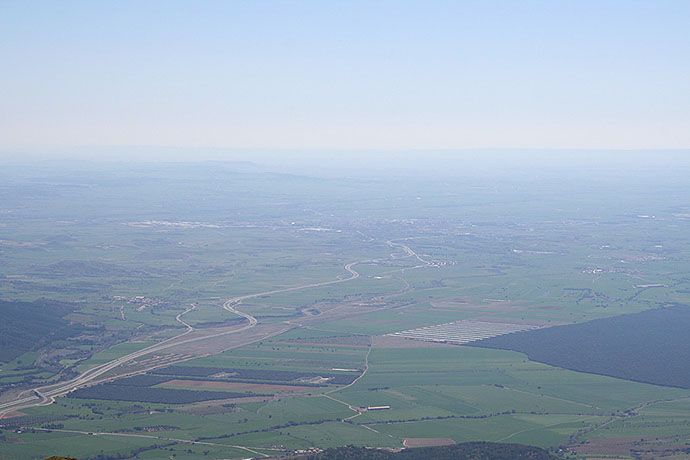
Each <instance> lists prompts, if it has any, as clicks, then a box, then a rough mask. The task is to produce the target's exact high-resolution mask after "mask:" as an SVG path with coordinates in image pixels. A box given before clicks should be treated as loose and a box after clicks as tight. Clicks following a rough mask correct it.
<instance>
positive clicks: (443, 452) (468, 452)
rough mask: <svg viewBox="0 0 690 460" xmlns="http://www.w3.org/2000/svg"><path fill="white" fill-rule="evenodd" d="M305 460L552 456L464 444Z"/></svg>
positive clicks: (341, 452)
mask: <svg viewBox="0 0 690 460" xmlns="http://www.w3.org/2000/svg"><path fill="white" fill-rule="evenodd" d="M301 458H302V459H304V460H553V459H554V458H555V457H553V456H552V455H551V454H549V453H548V452H547V451H545V450H543V449H540V448H538V447H530V446H523V445H520V444H498V443H491V442H467V443H462V444H455V445H453V446H443V447H419V448H416V449H405V450H403V451H400V452H390V451H385V450H377V449H367V448H363V447H352V446H348V447H339V448H336V449H327V450H325V451H324V452H321V453H319V454H314V455H308V456H306V457H301Z"/></svg>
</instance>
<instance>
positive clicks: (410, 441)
mask: <svg viewBox="0 0 690 460" xmlns="http://www.w3.org/2000/svg"><path fill="white" fill-rule="evenodd" d="M453 444H455V441H453V440H452V439H450V438H405V440H404V441H403V446H405V447H435V446H452V445H453Z"/></svg>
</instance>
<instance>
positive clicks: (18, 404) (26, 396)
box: [0, 241, 430, 419]
mask: <svg viewBox="0 0 690 460" xmlns="http://www.w3.org/2000/svg"><path fill="white" fill-rule="evenodd" d="M386 243H387V244H388V245H389V246H391V247H397V248H400V249H402V250H403V251H404V252H405V253H406V255H404V256H403V258H405V257H414V258H416V259H417V260H419V261H420V262H422V263H423V264H424V265H422V266H427V265H429V264H430V263H429V262H428V261H426V260H424V259H422V258H421V257H420V256H419V255H418V254H417V253H415V252H414V251H413V250H412V249H410V248H409V247H408V246H406V245H404V244H401V243H395V242H393V241H387V242H386ZM392 257H393V258H396V257H395V256H393V255H392ZM397 258H400V257H397ZM364 262H373V261H372V260H365V261H358V262H350V263H348V264H346V265H345V266H344V269H345V270H346V271H347V272H348V273H349V274H350V276H349V277H347V278H339V279H336V280H331V281H323V282H320V283H311V284H305V285H301V286H293V287H289V288H282V289H274V290H270V291H264V292H258V293H255V294H248V295H243V296H238V297H233V298H230V299H228V300H226V301H225V302H224V303H223V308H224V309H225V310H227V311H228V312H230V313H233V314H235V315H238V316H241V317H242V318H244V319H246V320H247V323H246V324H244V325H243V326H241V327H239V328H238V327H230V328H229V329H228V330H222V331H220V332H212V333H210V334H207V335H203V333H202V335H198V336H195V337H189V338H185V336H187V335H189V334H191V333H193V332H200V330H198V329H195V328H194V327H192V326H191V325H190V324H188V323H186V322H185V321H184V320H183V319H182V317H183V316H184V315H185V314H187V313H189V312H190V311H192V310H194V309H195V308H196V305H195V304H191V307H190V308H188V309H186V310H185V311H184V312H182V313H180V314H179V315H177V316H176V317H175V319H176V320H177V321H178V322H179V323H181V324H182V325H183V326H185V327H186V330H185V331H184V332H182V333H181V334H178V335H176V336H174V337H170V338H168V339H165V340H163V341H161V342H158V343H155V344H153V345H150V346H148V347H145V348H142V349H141V350H137V351H135V352H132V353H129V354H126V355H124V356H121V357H119V358H116V359H113V360H111V361H108V362H107V363H104V364H99V365H97V366H95V367H92V368H91V369H88V370H87V371H84V372H83V373H81V374H80V375H78V376H77V377H75V378H73V379H71V380H68V381H65V382H60V383H55V384H51V385H44V386H41V387H37V388H33V389H30V390H26V391H24V392H22V393H20V395H19V397H18V398H17V399H15V400H12V401H7V402H4V403H0V419H2V418H3V417H4V416H5V415H6V414H8V413H10V412H13V411H17V410H21V409H26V408H28V407H34V406H44V405H48V404H52V403H53V402H54V401H55V398H56V397H57V396H61V395H64V394H67V393H69V392H72V391H74V390H76V389H78V388H81V387H84V386H88V385H90V384H94V383H97V382H98V378H99V377H102V376H103V375H104V374H105V373H107V372H109V371H111V370H113V369H115V368H117V367H119V366H121V365H123V364H126V363H129V362H131V361H133V360H135V359H137V358H141V357H143V356H146V355H150V354H152V353H157V352H161V351H163V350H167V349H170V348H172V347H177V346H179V345H184V344H189V343H192V342H198V341H201V340H208V339H212V338H216V337H221V336H225V335H229V334H237V333H239V332H242V331H246V330H248V329H251V328H253V327H255V326H256V325H257V324H258V320H257V319H256V318H255V317H254V316H252V315H250V314H249V313H245V312H243V311H240V310H238V309H237V307H238V306H239V305H240V304H241V303H242V302H243V301H245V300H248V299H252V298H256V297H261V296H267V295H274V294H280V293H284V292H291V291H297V290H301V289H309V288H315V287H322V286H329V285H333V284H338V283H345V282H348V281H352V280H355V279H357V278H359V273H358V272H357V271H356V270H355V269H354V268H353V267H354V266H355V265H357V264H360V263H364ZM420 267H421V266H420ZM413 268H417V267H413ZM202 332H203V331H202ZM272 335H275V331H272V332H271V333H269V334H268V335H267V336H266V337H263V336H259V337H257V338H256V340H262V339H264V338H267V337H269V336H272ZM249 343H251V342H249ZM244 344H246V343H242V344H239V345H238V346H240V345H244ZM184 359H189V357H186V358H183V359H182V358H181V359H179V361H182V360H184ZM171 364H174V361H169V362H166V363H165V365H171ZM159 366H160V364H153V365H151V366H150V367H147V368H142V369H140V370H138V371H137V372H134V373H125V374H123V375H119V376H108V378H107V379H102V380H109V379H114V378H122V377H128V376H131V375H133V374H140V373H143V372H146V371H148V370H151V369H154V368H156V367H159Z"/></svg>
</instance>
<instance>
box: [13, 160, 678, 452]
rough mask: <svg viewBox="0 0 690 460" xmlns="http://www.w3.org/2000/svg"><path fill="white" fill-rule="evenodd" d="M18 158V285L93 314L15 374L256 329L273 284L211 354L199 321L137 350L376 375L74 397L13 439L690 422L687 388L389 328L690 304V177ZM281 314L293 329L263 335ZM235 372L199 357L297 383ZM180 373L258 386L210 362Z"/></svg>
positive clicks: (287, 439)
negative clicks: (204, 396) (63, 165)
mask: <svg viewBox="0 0 690 460" xmlns="http://www.w3.org/2000/svg"><path fill="white" fill-rule="evenodd" d="M0 177H1V178H2V179H4V180H3V181H0V193H2V196H3V198H4V199H3V201H2V202H1V204H0V211H2V213H0V260H1V261H2V263H1V264H0V298H1V299H3V300H7V301H27V302H33V301H36V300H37V299H41V298H46V299H53V300H55V301H60V302H66V303H68V305H69V312H68V313H66V314H65V315H64V317H63V318H64V321H65V322H69V323H71V324H74V325H78V326H79V329H75V332H74V334H73V335H69V336H60V337H56V338H55V339H54V340H52V341H51V342H50V343H49V345H47V346H44V345H41V346H38V345H36V347H32V346H31V345H32V344H31V343H29V344H28V345H23V346H24V347H25V348H26V350H23V351H22V353H23V354H21V356H18V357H16V358H12V359H9V358H8V360H7V361H8V362H4V363H0V389H1V390H2V391H3V392H5V393H3V394H4V395H6V397H9V396H7V395H10V394H11V393H12V392H18V391H20V390H23V389H30V388H35V387H37V386H40V385H43V384H46V383H50V382H53V381H56V380H59V379H67V378H71V377H74V376H76V375H77V374H78V373H79V372H83V371H85V370H88V369H94V368H96V366H99V365H102V364H104V363H107V362H109V361H111V360H113V359H117V358H119V357H122V356H125V355H127V354H129V353H132V352H136V351H137V350H141V349H143V348H144V347H147V346H151V345H154V344H161V343H165V342H163V341H164V340H166V339H169V338H171V337H174V336H177V335H178V334H182V333H183V332H185V331H187V326H186V324H188V325H190V326H191V327H192V328H193V331H192V332H190V335H189V336H187V337H195V336H194V334H198V333H201V332H204V331H229V330H232V328H239V327H240V326H242V325H246V324H247V322H246V320H243V319H242V318H241V317H240V316H238V315H233V314H232V313H230V312H229V311H227V310H225V309H223V308H222V306H223V303H224V302H225V301H226V300H228V299H231V298H234V297H239V296H243V295H251V294H260V295H257V296H255V297H252V298H249V299H246V300H243V301H241V302H239V303H237V304H234V307H235V308H236V309H237V310H239V311H241V312H244V313H247V314H249V315H252V316H253V317H255V318H256V320H257V321H258V324H259V326H258V327H256V328H255V329H248V330H247V331H244V332H242V334H246V337H245V336H242V337H244V339H243V340H241V341H238V342H237V343H235V342H232V337H233V336H232V335H226V336H219V338H217V339H215V340H216V341H215V342H214V343H213V346H214V348H213V353H210V354H209V353H205V352H204V346H203V342H189V344H183V345H184V346H182V345H181V346H179V347H177V348H175V349H171V350H168V349H166V350H164V351H161V352H155V353H151V355H146V356H144V357H142V358H138V359H139V360H140V361H142V362H144V363H146V362H149V361H150V362H151V363H153V364H152V365H151V366H149V368H147V367H145V366H144V364H142V365H141V366H142V367H140V368H136V369H139V370H141V369H145V370H149V372H151V373H155V372H158V371H159V370H160V369H164V368H165V367H166V366H169V365H171V364H172V365H175V366H181V367H186V368H220V369H227V370H233V369H244V370H254V371H291V372H303V373H305V375H308V376H311V377H318V376H323V375H347V376H355V375H357V376H359V375H362V374H364V375H363V377H362V378H361V379H359V380H357V381H356V383H354V384H353V385H351V386H346V385H345V384H336V383H333V382H329V381H327V380H324V381H322V382H320V383H314V384H313V386H312V387H307V386H305V388H306V389H304V391H293V392H281V391H280V390H279V389H275V388H272V389H270V391H269V390H266V391H265V392H264V391H262V390H260V389H257V388H258V387H257V386H252V387H251V389H249V390H247V392H249V393H262V394H263V393H266V394H268V395H269V397H267V398H266V400H237V401H225V402H218V403H209V402H203V403H201V402H200V403H195V404H179V403H175V402H170V403H168V404H158V403H156V404H154V403H147V402H141V401H139V402H137V401H131V402H124V401H110V400H90V399H76V398H67V397H58V398H57V400H56V402H55V403H54V404H51V405H47V406H41V407H30V408H25V409H22V410H21V414H12V415H16V417H14V416H13V417H9V418H6V419H2V421H1V422H2V423H3V424H4V426H2V427H0V430H1V431H2V433H0V436H2V438H0V455H1V456H4V457H8V458H13V459H31V458H41V457H48V456H50V455H54V454H60V455H68V456H70V455H71V456H75V457H78V458H83V459H87V458H89V459H95V458H98V456H99V455H100V456H101V457H100V458H137V455H138V458H142V459H144V458H146V459H158V458H160V459H169V458H170V457H171V456H172V455H174V456H175V457H174V458H175V459H186V458H188V459H193V458H194V459H196V458H206V457H208V458H219V459H220V458H247V457H256V456H257V455H261V453H268V454H270V453H285V452H288V451H291V450H295V449H305V448H309V447H320V448H326V447H334V446H341V445H346V444H353V445H360V446H379V447H401V446H402V445H403V442H404V440H405V439H406V438H450V439H453V440H454V441H456V442H463V441H474V440H486V441H501V442H516V443H524V444H530V445H535V446H540V447H547V448H553V449H557V448H559V447H561V446H571V445H575V444H576V443H580V442H582V441H586V440H591V439H608V438H622V437H629V438H645V439H647V438H650V439H651V438H656V437H659V438H668V439H669V440H670V439H673V440H675V441H677V442H679V443H683V442H690V428H689V427H690V418H688V416H687V413H688V404H690V403H689V402H688V401H690V399H686V398H690V392H689V391H688V390H683V389H678V388H671V387H662V386H655V385H648V384H641V383H635V382H631V381H626V380H622V379H615V378H610V377H603V376H598V375H591V374H585V373H579V372H574V371H569V370H565V369H561V368H557V367H553V366H548V365H545V364H539V363H535V362H531V361H529V360H528V359H527V357H526V356H525V355H523V354H520V353H517V352H512V351H504V350H490V349H481V348H473V347H466V346H456V345H435V346H434V345H429V344H424V343H422V344H420V343H419V342H415V341H409V340H402V339H398V341H397V342H396V341H395V340H391V338H389V337H385V336H384V335H385V334H389V333H392V332H398V331H403V330H408V329H413V328H419V327H423V326H429V325H436V324H443V323H448V322H452V321H458V320H464V319H475V320H482V321H496V322H508V323H522V322H526V323H533V324H540V325H545V326H549V325H555V324H569V323H580V322H585V321H589V320H593V319H598V318H607V317H613V316H617V315H620V314H623V313H633V312H640V311H645V310H649V309H652V308H657V307H660V306H665V305H686V304H688V303H689V302H690V277H689V276H688V270H690V263H688V260H690V239H689V238H688V235H690V233H689V232H688V227H687V225H688V222H689V221H688V219H687V217H683V216H685V215H686V214H688V213H689V211H690V210H689V209H688V208H687V206H685V205H684V204H682V203H684V201H683V200H684V199H685V197H687V196H688V194H689V193H690V190H688V188H687V186H686V185H685V184H684V182H682V181H681V182H669V183H659V181H656V180H655V179H649V181H651V182H649V183H648V182H643V184H644V185H643V186H641V185H640V183H639V182H637V181H635V180H633V179H630V178H628V179H616V180H613V179H611V180H609V179H603V178H601V177H594V178H587V177H580V178H578V180H577V181H575V180H573V181H566V182H565V183H561V182H559V181H554V180H552V179H545V180H544V181H542V182H539V183H527V182H525V181H524V180H523V179H522V178H519V177H513V178H511V179H506V181H503V182H498V183H495V182H492V181H487V180H486V179H478V178H465V179H463V180H455V181H447V182H439V181H422V180H412V181H410V182H409V183H406V184H404V185H400V184H399V183H397V182H395V181H393V180H390V181H389V180H377V181H375V180H364V179H362V180H359V179H357V180H355V179H351V180H346V179H337V180H335V179H332V180H325V179H323V180H322V179H314V178H308V177H302V176H290V175H279V174H269V173H246V172H239V171H236V170H235V169H233V167H232V165H220V166H214V167H211V166H209V165H194V166H190V167H189V168H182V167H180V166H179V165H177V166H175V165H168V166H166V167H158V168H153V167H149V166H142V169H140V170H130V169H128V168H125V167H115V168H114V169H113V170H107V171H106V170H104V169H99V168H98V167H96V166H93V165H84V166H83V167H82V169H78V170H76V171H67V170H61V171H55V170H51V169H49V168H47V167H46V168H41V167H37V168H34V169H26V168H21V167H16V168H15V169H13V170H4V171H2V172H0ZM85 184H89V187H88V188H87V187H85ZM114 184H116V185H114ZM172 184H174V186H172ZM650 184H653V186H652V185H650ZM652 187H653V189H654V193H650V192H649V191H650V190H651V189H652ZM19 190H24V192H23V193H20V192H19ZM418 198H419V199H418ZM641 215H649V216H652V215H653V216H655V217H654V218H653V219H652V218H642V217H638V216H641ZM396 244H397V246H396ZM400 245H404V246H405V247H407V248H409V250H410V251H413V252H414V254H415V255H411V254H409V253H408V252H406V250H404V249H403V248H402V246H400ZM348 264H352V265H350V268H351V270H355V271H356V273H357V274H358V275H359V277H357V278H353V279H351V280H349V281H342V280H345V279H347V278H349V277H351V276H353V273H352V272H349V271H347V270H346V268H345V267H346V265H348ZM334 281H337V282H336V283H333V282H334ZM329 282H330V284H324V283H329ZM313 285H316V286H313ZM649 285H652V286H656V287H649ZM657 285H658V286H657ZM296 287H302V288H301V289H294V290H288V291H284V292H277V293H271V291H276V290H282V289H291V288H296ZM192 306H193V308H192ZM187 310H188V311H187ZM185 311H187V313H184V314H183V312H185ZM178 315H179V316H178ZM176 317H178V318H179V320H178V319H176ZM19 319H21V318H19ZM183 323H184V324H183ZM269 325H270V326H271V327H274V326H276V325H280V326H284V329H285V330H286V332H284V333H282V334H279V335H276V333H274V331H276V330H278V329H275V330H274V329H265V331H267V332H261V333H259V332H256V335H252V334H254V332H252V331H254V330H256V331H263V329H261V327H262V326H269ZM23 327H30V324H25V325H23ZM281 330H282V329H281ZM199 344H201V345H199ZM20 351H21V350H20ZM207 354H208V356H206V355H207ZM147 360H149V361H147ZM156 360H160V361H156ZM154 365H155V366H154ZM128 366H134V365H133V364H131V363H130V364H128ZM153 367H155V369H154V368H153ZM123 369H124V367H123ZM128 369H130V368H128ZM131 369H135V367H131ZM136 369H135V370H136ZM121 373H122V372H121ZM220 374H222V373H220ZM228 374H229V375H225V376H223V375H221V376H215V377H214V376H205V377H203V378H201V377H198V378H197V380H204V379H206V382H207V383H206V384H205V385H208V381H209V380H210V381H212V383H213V381H214V379H215V381H217V382H221V383H222V382H226V383H227V382H231V383H233V385H235V384H238V385H240V386H241V385H242V384H247V385H250V384H251V385H262V384H267V385H268V384H271V383H275V381H273V382H271V381H268V380H263V379H261V378H258V377H253V378H249V379H241V378H233V376H232V375H230V374H232V372H230V373H228ZM256 375H260V374H258V373H257V374H256ZM106 376H107V377H117V376H118V369H114V370H111V371H109V373H108V374H106ZM174 377H175V375H171V379H173V378H174ZM178 377H179V376H178ZM185 378H188V379H189V380H194V378H196V377H194V378H193V377H190V376H186V377H185ZM286 379H287V377H286ZM217 382H216V383H217ZM279 383H280V384H283V385H293V386H294V385H298V383H299V382H295V381H291V380H290V379H287V380H284V381H279ZM302 383H304V382H302ZM161 387H165V388H177V389H186V390H194V391H209V390H214V391H226V392H233V391H239V392H245V390H242V389H241V388H240V389H239V390H235V389H234V387H232V388H231V387H228V388H220V389H218V390H215V389H214V388H211V387H210V386H208V387H204V386H202V385H201V386H200V385H199V383H198V382H196V383H188V382H185V383H184V384H179V383H178V384H177V385H168V386H166V385H164V384H158V385H156V388H161ZM248 388H249V387H248ZM369 406H390V408H389V409H385V410H365V409H366V408H367V407H369ZM58 426H59V428H57V427H58ZM32 430H33V431H32ZM61 430H62V431H61ZM89 433H94V434H89ZM675 441H674V442H675ZM195 442H196V443H197V444H194V443H195ZM669 442H670V441H669ZM243 448H244V449H243ZM247 449H249V450H247ZM257 452H258V453H257ZM0 458H2V457H0Z"/></svg>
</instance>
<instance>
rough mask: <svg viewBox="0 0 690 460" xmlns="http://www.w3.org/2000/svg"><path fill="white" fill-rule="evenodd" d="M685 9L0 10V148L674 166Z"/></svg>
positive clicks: (509, 4)
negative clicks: (513, 150) (661, 158)
mask: <svg viewBox="0 0 690 460" xmlns="http://www.w3.org/2000/svg"><path fill="white" fill-rule="evenodd" d="M689 19H690V1H687V0H679V1H663V0H650V1H633V0H622V1H603V0H597V1H585V0H577V1H575V0H573V1H560V0H549V1H517V0H511V1H461V0H456V1H448V2H434V1H421V0H420V1H415V2H411V1H409V2H408V1H376V0H365V1H325V0H319V1H313V2H310V1H294V2H287V1H286V2H283V1H268V0H261V1H254V0H247V1H222V2H221V1H218V2H214V1H186V2H180V1H170V0H167V1H160V2H158V1H95V0H89V1H83V2H80V1H67V2H58V1H50V2H37V1H28V0H18V1H9V0H2V1H0V66H1V67H0V68H1V69H2V72H0V149H4V150H7V149H13V148H33V147H43V146H55V145H58V146H73V145H77V146H84V145H87V146H89V145H163V146H175V147H180V146H181V147H184V146H209V147H211V146H216V147H265V148H274V147H281V148H348V149H349V148H353V149H354V148H375V149H376V148H383V149H398V148H475V147H522V148H532V147H541V148H552V147H563V148H652V147H655V148H687V147H690V33H689V32H688V21H689Z"/></svg>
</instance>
